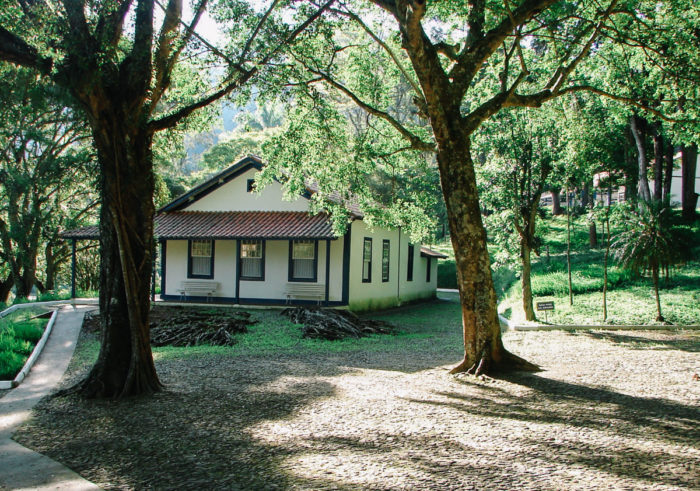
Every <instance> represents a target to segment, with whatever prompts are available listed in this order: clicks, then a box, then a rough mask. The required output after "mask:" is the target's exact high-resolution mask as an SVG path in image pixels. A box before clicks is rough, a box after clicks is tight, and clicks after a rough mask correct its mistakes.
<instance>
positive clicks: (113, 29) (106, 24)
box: [95, 0, 132, 47]
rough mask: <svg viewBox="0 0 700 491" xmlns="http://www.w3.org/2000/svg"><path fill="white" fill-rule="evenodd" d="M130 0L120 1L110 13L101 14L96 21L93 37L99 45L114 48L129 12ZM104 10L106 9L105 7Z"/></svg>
mask: <svg viewBox="0 0 700 491" xmlns="http://www.w3.org/2000/svg"><path fill="white" fill-rule="evenodd" d="M131 4H132V0H121V1H120V2H119V4H118V5H117V8H115V9H114V10H113V11H112V12H110V13H106V12H105V13H103V14H102V15H100V19H99V20H98V21H97V27H96V28H95V36H96V37H97V40H98V41H99V42H100V43H104V44H106V45H108V46H112V47H116V46H117V43H118V42H119V39H120V38H121V34H122V27H123V26H124V19H125V18H126V14H127V13H128V12H129V8H130V7H131ZM105 8H106V7H105Z"/></svg>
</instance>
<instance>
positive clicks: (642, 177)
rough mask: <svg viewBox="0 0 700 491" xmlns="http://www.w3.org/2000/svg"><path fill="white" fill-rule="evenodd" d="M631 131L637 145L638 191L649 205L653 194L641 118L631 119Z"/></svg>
mask: <svg viewBox="0 0 700 491" xmlns="http://www.w3.org/2000/svg"><path fill="white" fill-rule="evenodd" d="M630 130H631V131H632V136H633V137H634V142H635V144H636V145H637V166H638V167H637V168H638V171H639V182H638V187H637V189H638V191H639V198H640V199H641V200H643V201H646V202H647V203H648V202H649V201H651V192H650V191H649V179H647V168H648V167H649V163H648V160H647V153H646V149H645V145H644V143H645V142H644V133H643V132H642V128H641V124H640V118H639V117H638V116H632V117H631V118H630Z"/></svg>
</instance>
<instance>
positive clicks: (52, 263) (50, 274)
mask: <svg viewBox="0 0 700 491" xmlns="http://www.w3.org/2000/svg"><path fill="white" fill-rule="evenodd" d="M44 259H45V261H46V271H45V276H44V280H45V281H44V285H43V286H44V290H45V291H51V290H54V289H55V288H56V270H57V269H58V261H57V258H56V255H55V254H54V251H53V244H52V243H51V242H50V241H49V242H47V243H46V248H45V249H44Z"/></svg>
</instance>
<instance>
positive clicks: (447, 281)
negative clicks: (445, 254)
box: [437, 259, 457, 289]
mask: <svg viewBox="0 0 700 491" xmlns="http://www.w3.org/2000/svg"><path fill="white" fill-rule="evenodd" d="M437 275H438V276H437V286H438V288H452V289H456V288H457V264H456V263H455V260H454V259H441V260H440V261H438V268H437Z"/></svg>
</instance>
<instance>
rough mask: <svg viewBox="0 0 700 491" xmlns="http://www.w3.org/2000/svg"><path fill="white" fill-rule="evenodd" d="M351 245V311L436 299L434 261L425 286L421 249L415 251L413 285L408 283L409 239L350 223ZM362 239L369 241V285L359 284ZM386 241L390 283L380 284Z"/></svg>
mask: <svg viewBox="0 0 700 491" xmlns="http://www.w3.org/2000/svg"><path fill="white" fill-rule="evenodd" d="M351 227H352V234H351V241H350V282H349V283H350V284H349V287H350V298H349V308H350V309H351V310H357V311H363V310H373V309H380V308H387V307H391V306H394V305H399V304H400V303H403V302H408V301H411V300H416V299H419V298H429V297H432V296H434V295H435V288H436V287H437V261H436V260H435V259H433V260H432V261H433V263H432V266H431V267H432V269H431V277H430V282H426V281H425V279H426V268H427V259H426V258H423V257H421V256H420V245H419V244H415V247H414V255H415V258H414V263H413V281H407V279H406V278H407V264H408V262H407V260H408V242H409V241H408V237H407V236H406V234H404V233H401V234H400V236H399V231H398V230H387V229H383V228H379V227H375V228H373V229H371V228H370V227H368V226H367V225H366V224H365V223H364V222H362V221H360V220H356V221H354V222H353V223H352V225H351ZM365 237H368V238H371V239H372V281H371V282H369V283H363V282H362V256H363V244H364V239H365ZM385 239H388V240H389V244H390V248H389V281H387V282H383V281H382V247H383V241H384V240H385Z"/></svg>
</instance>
